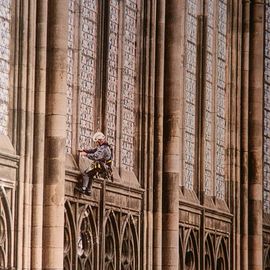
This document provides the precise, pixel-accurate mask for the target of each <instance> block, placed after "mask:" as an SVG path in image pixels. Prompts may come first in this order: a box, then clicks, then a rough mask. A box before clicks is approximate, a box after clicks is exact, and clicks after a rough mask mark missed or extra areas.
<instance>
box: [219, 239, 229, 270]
mask: <svg viewBox="0 0 270 270" xmlns="http://www.w3.org/2000/svg"><path fill="white" fill-rule="evenodd" d="M216 269H217V270H228V269H229V260H228V251H227V247H226V243H225V239H224V238H223V237H222V238H220V239H219V240H218V243H217V256H216Z"/></svg>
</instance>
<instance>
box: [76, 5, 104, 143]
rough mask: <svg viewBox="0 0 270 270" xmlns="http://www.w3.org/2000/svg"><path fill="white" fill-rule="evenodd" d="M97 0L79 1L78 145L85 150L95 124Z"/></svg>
mask: <svg viewBox="0 0 270 270" xmlns="http://www.w3.org/2000/svg"><path fill="white" fill-rule="evenodd" d="M99 3H100V1H98V0H81V6H80V44H79V46H80V56H79V59H80V65H79V88H80V94H79V118H80V119H79V121H80V124H79V126H80V128H79V145H80V147H81V148H87V147H89V145H91V137H92V135H93V132H94V124H95V121H94V119H95V114H94V112H95V91H96V72H97V33H98V8H99V7H98V4H99Z"/></svg>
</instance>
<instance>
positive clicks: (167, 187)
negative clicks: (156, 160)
mask: <svg viewBox="0 0 270 270" xmlns="http://www.w3.org/2000/svg"><path fill="white" fill-rule="evenodd" d="M181 10H182V5H181V1H179V0H170V1H166V13H165V14H166V17H165V40H166V42H165V77H164V89H165V93H166V94H165V96H164V161H163V162H164V163H163V164H164V172H163V221H162V227H163V228H162V233H163V235H162V269H164V270H169V269H170V270H173V269H175V270H176V269H178V264H179V263H178V261H179V259H178V258H179V251H178V250H179V176H180V173H179V168H180V164H179V160H180V159H179V154H180V153H179V152H180V150H179V149H180V145H179V143H180V108H181V104H180V89H181V87H180V86H181V83H180V79H181V76H180V63H181V54H180V43H181V27H180V25H181V16H182V13H181Z"/></svg>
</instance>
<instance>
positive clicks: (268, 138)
mask: <svg viewBox="0 0 270 270" xmlns="http://www.w3.org/2000/svg"><path fill="white" fill-rule="evenodd" d="M264 59H265V62H264V69H265V71H264V196H263V197H264V212H265V213H268V214H269V213H270V1H266V6H265V58H264Z"/></svg>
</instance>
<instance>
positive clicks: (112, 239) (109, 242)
mask: <svg viewBox="0 0 270 270" xmlns="http://www.w3.org/2000/svg"><path fill="white" fill-rule="evenodd" d="M114 224H115V226H114ZM116 226H117V225H116V222H115V219H114V216H113V214H111V215H110V216H109V217H108V219H107V222H106V226H105V252H104V267H105V270H115V269H118V268H117V263H118V259H119V257H118V258H117V248H118V246H119V243H118V241H119V240H118V238H117V237H116V233H117V232H116ZM117 245H118V246H117Z"/></svg>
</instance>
